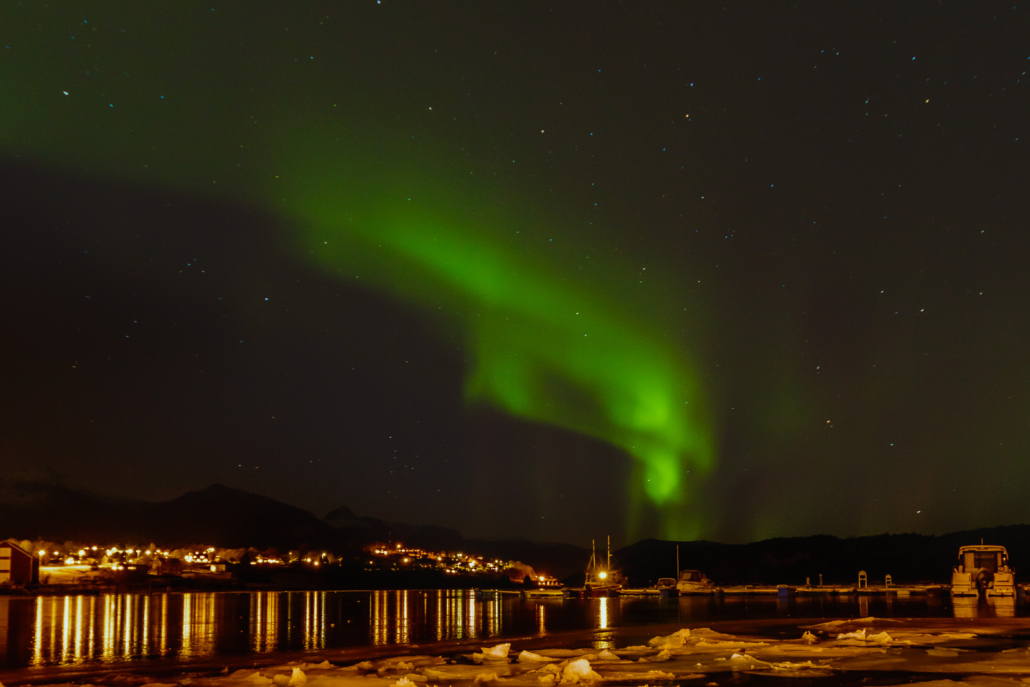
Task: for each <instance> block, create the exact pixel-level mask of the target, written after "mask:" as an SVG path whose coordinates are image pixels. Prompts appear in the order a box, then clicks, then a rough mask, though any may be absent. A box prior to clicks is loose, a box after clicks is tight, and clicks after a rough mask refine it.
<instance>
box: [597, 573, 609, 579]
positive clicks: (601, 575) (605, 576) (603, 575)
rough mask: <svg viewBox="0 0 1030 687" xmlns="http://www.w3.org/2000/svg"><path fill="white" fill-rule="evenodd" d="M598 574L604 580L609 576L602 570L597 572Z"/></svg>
mask: <svg viewBox="0 0 1030 687" xmlns="http://www.w3.org/2000/svg"><path fill="white" fill-rule="evenodd" d="M597 576H598V577H600V578H601V579H602V580H604V579H607V578H608V573H606V572H603V571H602V572H599V573H597Z"/></svg>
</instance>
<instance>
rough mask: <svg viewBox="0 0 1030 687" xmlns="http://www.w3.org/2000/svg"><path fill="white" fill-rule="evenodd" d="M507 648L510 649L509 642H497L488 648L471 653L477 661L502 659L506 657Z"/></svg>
mask: <svg viewBox="0 0 1030 687" xmlns="http://www.w3.org/2000/svg"><path fill="white" fill-rule="evenodd" d="M509 649H511V644H510V643H508V644H498V645H497V646H494V647H490V648H489V649H483V650H482V651H481V652H479V653H475V654H472V658H473V659H474V660H477V661H502V660H504V659H506V658H508V650H509Z"/></svg>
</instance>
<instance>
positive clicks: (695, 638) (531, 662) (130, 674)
mask: <svg viewBox="0 0 1030 687" xmlns="http://www.w3.org/2000/svg"><path fill="white" fill-rule="evenodd" d="M707 625H708V626H707V627H700V626H696V627H677V628H673V627H670V626H651V627H632V628H617V629H611V630H593V631H582V632H569V633H556V634H551V635H543V636H536V637H524V638H511V639H510V640H508V641H505V642H504V643H500V644H490V645H482V644H480V643H476V642H470V641H461V642H445V643H435V644H424V645H421V646H418V645H408V646H404V645H395V646H391V647H381V648H379V649H377V650H373V649H370V648H363V649H349V650H337V651H322V652H317V653H308V654H293V655H289V656H284V655H280V656H279V657H273V658H272V661H278V662H266V663H265V664H259V663H256V662H255V657H253V656H251V657H240V658H239V659H238V660H237V661H235V663H230V664H229V665H227V666H226V665H225V663H224V661H223V662H221V663H219V664H218V665H219V666H225V667H224V668H222V669H221V670H218V668H217V667H216V666H215V665H212V664H205V665H198V664H176V665H174V666H168V665H165V666H162V667H155V666H148V667H147V668H146V670H147V671H148V672H147V673H141V672H135V671H133V670H132V668H131V666H126V667H123V668H121V669H119V671H118V672H117V673H111V672H110V670H106V671H105V670H104V668H103V667H96V666H94V667H93V668H92V669H90V670H86V669H84V668H83V669H79V670H74V669H25V670H19V671H13V672H10V673H7V674H5V675H4V676H3V682H4V684H6V685H7V687H13V686H15V685H21V684H34V685H58V684H70V683H74V684H78V685H83V684H94V685H140V684H146V685H148V687H162V686H163V685H169V686H171V685H193V686H196V687H308V686H309V685H310V687H420V686H422V685H424V686H425V687H436V686H441V687H442V686H446V687H453V686H462V687H473V686H477V687H478V685H483V686H484V687H491V686H494V685H496V686H498V687H500V686H503V687H556V686H560V685H591V684H596V685H602V684H618V685H657V684H672V683H676V684H681V683H686V684H698V685H708V684H711V683H715V684H723V683H725V682H726V681H727V680H728V679H730V678H732V679H733V680H734V682H735V683H740V682H741V681H742V680H743V681H744V682H747V681H748V680H749V678H750V677H751V676H755V677H759V676H778V677H804V678H815V679H823V680H825V683H826V684H827V685H831V684H837V683H838V682H840V681H841V680H843V679H845V678H848V681H849V682H850V681H851V679H852V678H858V679H859V680H860V679H861V677H859V676H873V677H874V679H875V680H876V683H877V684H880V685H883V684H909V683H913V682H916V683H920V684H956V683H961V684H970V685H974V684H992V685H1000V684H1026V682H1027V681H1030V618H1005V619H950V618H948V619H945V618H935V619H884V618H861V619H857V620H856V619H852V620H833V621H824V622H816V621H805V620H795V621H790V622H784V621H783V620H777V621H753V622H749V621H724V622H716V623H710V624H707ZM248 662H249V664H248Z"/></svg>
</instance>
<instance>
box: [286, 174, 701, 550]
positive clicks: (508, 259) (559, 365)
mask: <svg viewBox="0 0 1030 687" xmlns="http://www.w3.org/2000/svg"><path fill="white" fill-rule="evenodd" d="M292 195H293V194H291V196H292ZM306 206H307V207H309V208H319V209H320V211H319V212H317V213H316V214H314V215H313V216H309V217H308V218H307V220H306V222H305V226H306V227H307V230H306V231H305V236H306V239H307V242H308V243H307V249H308V253H309V254H310V255H313V256H315V257H316V258H317V260H319V261H320V262H321V263H322V264H323V265H324V266H325V267H326V268H328V269H329V270H330V271H332V272H334V273H336V274H339V275H341V276H342V275H346V277H344V278H348V277H349V278H350V279H352V280H353V279H355V278H358V279H359V280H360V281H361V282H365V283H369V282H371V283H372V284H374V286H375V287H376V288H377V289H382V290H385V291H387V292H389V293H391V294H393V295H395V296H397V297H399V298H403V299H406V300H409V301H412V302H416V303H418V304H420V305H422V306H425V307H426V308H427V309H428V310H429V311H433V310H436V309H438V308H439V309H442V307H443V306H442V305H441V304H444V305H445V306H446V307H447V310H448V312H454V311H457V312H458V313H461V315H460V316H459V317H460V321H461V326H462V329H463V331H464V338H465V341H466V343H467V346H468V348H469V349H470V350H471V351H472V353H473V363H472V367H471V369H470V370H469V371H468V373H467V378H466V383H465V395H466V399H467V400H468V401H469V402H470V403H477V402H479V403H488V404H492V405H494V406H496V407H499V408H502V409H504V410H505V411H507V412H508V413H511V414H512V415H516V416H519V417H523V418H527V419H530V420H534V421H537V422H542V423H547V424H550V425H554V426H558V427H564V428H567V429H570V430H573V431H576V432H579V433H582V434H585V435H588V436H591V437H596V438H598V439H601V440H603V441H606V442H608V443H610V444H613V445H615V446H618V447H620V448H622V449H624V450H625V451H626V452H627V453H629V454H630V455H632V456H633V457H635V458H636V459H637V460H639V461H640V465H641V466H642V472H641V478H640V479H641V482H640V484H639V485H634V486H632V487H631V492H632V493H631V494H630V496H631V502H632V503H634V506H633V508H632V509H631V510H638V509H639V506H640V504H639V503H637V499H638V497H637V489H638V488H642V490H643V493H644V494H645V495H646V496H647V498H648V499H649V500H650V502H651V503H652V504H654V505H656V506H658V507H659V508H660V509H661V510H663V511H666V514H667V516H668V517H666V518H665V529H666V530H667V532H666V534H667V535H669V536H673V535H677V534H689V533H692V532H693V531H694V528H693V527H690V526H689V523H688V522H685V521H684V520H683V519H681V518H680V517H676V516H675V513H676V512H678V511H680V508H677V506H684V505H686V501H687V487H688V485H687V483H686V480H685V479H684V474H685V473H686V472H688V471H690V470H694V471H695V472H694V474H697V475H700V474H703V473H704V472H705V471H706V470H707V469H708V468H709V467H710V466H711V463H712V454H713V447H712V439H711V437H710V435H709V434H708V432H707V430H706V427H707V423H706V422H704V420H703V417H698V415H699V414H701V412H702V410H701V409H702V406H703V403H702V402H701V394H700V391H699V388H698V382H697V380H696V376H695V375H694V373H693V372H692V371H691V370H690V369H689V368H688V367H687V366H686V364H685V363H684V362H683V361H682V360H681V359H680V357H679V356H677V355H676V353H675V352H674V351H672V350H668V348H667V347H663V346H662V345H661V343H660V337H659V336H658V333H657V332H651V331H648V330H647V329H646V328H645V327H642V326H641V325H640V323H638V322H636V321H635V318H633V317H631V316H629V315H627V314H625V313H624V312H621V311H620V309H619V308H617V307H616V306H615V301H616V299H614V298H605V296H604V295H603V294H600V293H598V291H597V290H596V289H584V288H579V289H577V288H575V287H574V286H569V285H568V284H566V283H564V282H565V280H562V279H560V278H559V276H558V275H556V274H555V273H554V272H553V268H550V269H549V268H548V267H547V266H545V265H542V264H533V262H531V261H529V260H527V259H525V258H524V257H520V255H519V254H518V252H517V251H515V250H511V249H510V248H508V249H506V247H502V246H499V245H492V244H491V243H489V242H487V241H485V240H484V238H483V236H484V232H482V231H476V230H475V229H460V228H458V227H456V226H449V225H446V224H444V223H441V222H435V221H432V220H430V219H428V218H427V217H425V216H420V215H418V214H414V213H410V212H409V213H399V212H389V211H380V212H379V213H375V214H374V215H370V216H365V217H362V218H360V219H358V220H356V219H355V216H354V214H353V213H347V212H345V211H343V210H337V211H334V210H332V209H326V208H333V204H332V203H326V202H324V200H323V202H312V203H310V204H306ZM304 214H305V213H304V212H303V210H299V211H297V212H295V213H291V215H292V216H294V217H297V216H301V215H304ZM377 253H378V254H379V255H377ZM352 273H355V274H352ZM691 404H693V407H692V405H691ZM632 525H633V524H632V523H631V527H630V529H633V526H632Z"/></svg>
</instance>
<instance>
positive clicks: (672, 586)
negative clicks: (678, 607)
mask: <svg viewBox="0 0 1030 687" xmlns="http://www.w3.org/2000/svg"><path fill="white" fill-rule="evenodd" d="M619 595H620V596H660V597H662V598H667V597H672V596H679V595H680V593H679V590H678V589H676V578H674V577H662V578H659V580H658V582H657V583H655V585H654V586H653V587H623V588H622V589H620V590H619Z"/></svg>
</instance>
